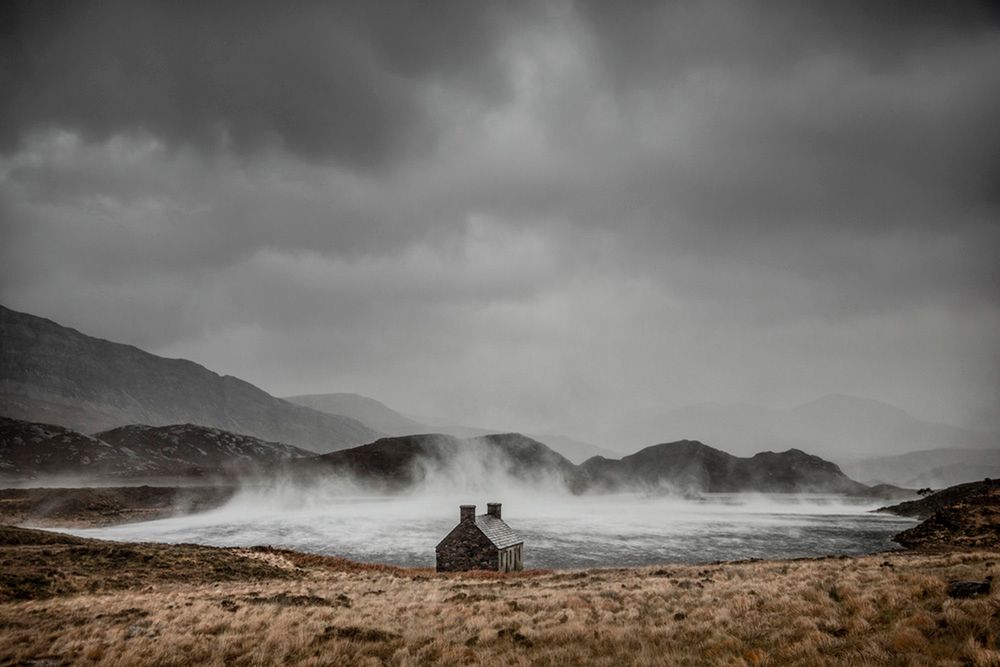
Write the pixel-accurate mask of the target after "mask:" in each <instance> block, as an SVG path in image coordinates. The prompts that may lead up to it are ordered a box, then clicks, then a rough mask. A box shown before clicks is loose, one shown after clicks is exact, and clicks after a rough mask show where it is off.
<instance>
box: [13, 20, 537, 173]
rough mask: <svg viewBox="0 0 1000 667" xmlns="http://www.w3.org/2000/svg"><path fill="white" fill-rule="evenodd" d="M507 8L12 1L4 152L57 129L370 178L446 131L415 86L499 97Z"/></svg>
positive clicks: (479, 98)
mask: <svg viewBox="0 0 1000 667" xmlns="http://www.w3.org/2000/svg"><path fill="white" fill-rule="evenodd" d="M516 13H517V12H516V6H515V5H513V4H509V3H504V4H503V5H499V4H494V3H470V2H433V3H422V2H415V1H414V2H393V3H391V4H388V3H377V2H376V3H372V2H346V3H344V2H337V3H324V2H298V3H288V4H286V3H269V2H204V3H202V2H196V3H172V2H142V1H139V2H133V1H131V0H122V1H120V2H118V1H109V2H96V3H80V2H51V3H50V2H46V3H39V2H23V3H7V4H6V5H5V8H4V16H3V18H2V22H3V23H4V25H5V26H6V27H7V30H6V34H5V35H4V36H3V41H2V44H3V47H2V52H0V62H2V63H3V64H2V69H0V85H2V87H3V89H4V95H3V100H4V101H3V102H2V103H0V128H3V129H2V130H0V132H2V134H0V140H2V145H3V146H4V147H5V148H6V149H7V150H11V149H13V148H15V147H16V146H17V144H18V141H19V140H21V139H23V137H24V135H25V134H26V133H28V132H30V131H31V130H35V129H44V128H47V127H61V128H65V129H70V130H75V131H79V132H81V133H82V134H84V135H85V136H87V137H89V138H91V139H95V140H102V139H105V138H107V137H110V136H113V135H115V134H116V133H120V132H126V131H130V130H131V131H144V132H149V133H152V134H154V135H155V136H158V137H161V138H163V139H165V140H166V141H167V142H168V143H181V144H192V145H195V146H199V147H205V148H210V149H213V150H214V149H222V148H227V147H228V148H232V149H235V150H237V151H244V150H250V149H257V148H261V147H267V146H272V145H277V146H279V147H282V148H284V149H286V150H289V151H291V152H292V153H295V154H298V155H302V156H305V157H308V158H315V159H330V160H334V161H339V162H342V163H345V164H348V165H355V166H359V167H364V168H368V167H378V166H382V165H384V164H385V163H387V162H390V161H392V160H393V159H394V158H396V157H398V156H400V155H401V154H405V153H407V152H409V151H411V150H414V149H419V148H421V147H424V146H425V145H426V144H427V143H428V142H430V141H432V140H433V138H434V137H435V135H436V133H437V132H438V131H439V129H440V128H439V127H438V124H439V123H440V122H442V120H443V119H441V118H436V117H434V113H433V112H434V110H433V109H432V108H431V102H430V101H429V100H427V99H425V97H424V92H425V90H424V87H425V86H430V85H439V86H442V87H444V88H446V89H447V88H450V87H454V88H456V89H458V90H460V91H461V94H462V96H463V98H464V99H465V100H466V102H467V103H468V104H471V105H473V106H475V105H478V104H483V105H489V104H493V103H498V102H500V101H502V100H503V99H504V98H505V96H506V95H507V94H508V84H507V81H506V71H505V69H504V67H503V66H502V65H501V64H500V63H499V62H498V54H499V53H500V52H501V51H502V48H501V47H502V44H501V41H502V38H503V36H504V34H505V31H506V30H508V29H509V27H510V23H511V22H512V21H515V20H516V19H517V17H516Z"/></svg>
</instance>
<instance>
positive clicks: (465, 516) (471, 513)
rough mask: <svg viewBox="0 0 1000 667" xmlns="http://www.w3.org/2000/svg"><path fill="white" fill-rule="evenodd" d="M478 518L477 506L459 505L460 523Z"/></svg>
mask: <svg viewBox="0 0 1000 667" xmlns="http://www.w3.org/2000/svg"><path fill="white" fill-rule="evenodd" d="M475 518H476V506H475V505H459V506H458V520H459V522H462V521H468V520H469V519H475Z"/></svg>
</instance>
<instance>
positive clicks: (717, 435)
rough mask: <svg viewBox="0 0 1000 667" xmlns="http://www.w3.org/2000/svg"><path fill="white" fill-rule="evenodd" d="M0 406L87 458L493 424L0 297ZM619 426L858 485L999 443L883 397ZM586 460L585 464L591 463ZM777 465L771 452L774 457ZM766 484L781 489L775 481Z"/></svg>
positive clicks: (950, 472)
mask: <svg viewBox="0 0 1000 667" xmlns="http://www.w3.org/2000/svg"><path fill="white" fill-rule="evenodd" d="M0 415H2V416H6V417H10V418H15V419H21V420H25V421H29V422H35V423H43V424H54V425H58V426H60V427H63V428H64V429H70V430H71V431H73V432H75V433H76V435H72V434H66V435H65V437H67V438H70V439H71V440H72V439H74V438H78V442H77V445H78V448H79V449H80V451H81V452H83V451H84V450H87V448H88V447H91V448H94V447H96V449H93V450H92V451H91V450H87V451H90V454H86V456H88V457H90V458H91V460H95V459H94V458H93V456H97V455H99V454H100V455H102V456H110V454H108V453H107V452H106V451H105V450H104V449H103V446H102V445H98V444H95V443H94V442H91V441H89V440H86V438H88V437H89V436H86V435H83V434H84V433H89V434H95V433H96V434H97V437H96V440H97V441H100V442H104V440H103V439H102V436H103V435H104V434H106V433H107V432H108V431H109V430H112V429H115V428H117V427H124V426H130V427H131V425H134V424H148V425H150V426H153V427H160V426H170V425H176V424H193V425H198V426H201V427H207V428H214V429H219V430H221V431H225V432H229V433H233V434H243V436H245V437H249V438H253V439H256V440H258V441H263V442H271V443H285V444H286V445H289V446H291V447H295V448H299V449H302V450H309V451H312V452H317V453H328V452H334V451H337V450H342V449H345V448H348V447H352V446H357V445H362V444H364V443H374V442H375V441H378V440H379V438H381V437H382V436H384V435H389V436H404V435H415V434H420V433H425V434H426V433H442V434H444V435H447V436H451V437H452V438H456V439H465V440H469V439H476V438H482V437H485V436H488V435H497V434H499V432H498V431H494V430H491V429H483V428H477V427H472V426H461V425H441V422H440V420H435V419H430V418H415V417H412V416H407V415H404V414H401V413H399V412H397V411H395V410H392V409H391V408H389V407H387V406H386V405H384V404H382V403H380V402H378V401H376V400H374V399H371V398H368V397H365V396H360V395H357V394H318V395H306V396H294V397H291V398H290V399H288V400H284V399H280V398H276V397H274V396H271V395H270V394H268V393H266V392H265V391H263V390H261V389H259V388H257V387H255V386H254V385H252V384H250V383H248V382H245V381H243V380H240V379H238V378H235V377H231V376H220V375H218V374H216V373H213V372H212V371H210V370H208V369H206V368H204V367H202V366H200V365H198V364H196V363H194V362H191V361H186V360H183V359H167V358H164V357H159V356H156V355H153V354H150V353H148V352H144V351H142V350H140V349H138V348H135V347H132V346H130V345H123V344H119V343H113V342H110V341H106V340H102V339H99V338H94V337H91V336H87V335H85V334H82V333H80V332H79V331H76V330H75V329H71V328H68V327H63V326H61V325H59V324H57V323H55V322H52V321H50V320H47V319H44V318H40V317H36V316H33V315H29V314H26V313H19V312H16V311H13V310H10V309H8V308H4V307H2V306H0ZM628 423H629V427H628V428H626V431H628V432H630V433H632V434H636V433H647V434H649V435H648V437H647V436H644V437H645V439H644V440H643V442H657V441H660V442H663V441H676V442H680V441H683V440H691V441H697V442H702V441H708V442H712V443H713V445H716V446H718V447H719V448H720V449H719V450H714V449H711V448H708V449H711V451H712V452H720V453H722V450H726V451H731V452H734V453H735V454H738V455H751V454H753V453H754V452H759V451H771V450H775V451H782V450H789V451H793V450H799V453H800V454H801V450H808V451H812V452H819V453H820V454H823V455H824V456H825V457H826V458H834V459H836V460H837V461H838V462H839V463H841V464H844V465H846V466H848V467H847V471H848V472H849V473H850V475H851V477H854V478H855V479H861V480H864V481H872V482H879V481H881V482H889V483H893V484H902V485H907V486H919V487H924V486H930V487H938V486H944V485H948V484H952V483H956V482H961V481H967V480H971V479H981V478H983V477H987V476H1000V457H998V456H997V455H996V452H998V451H1000V449H997V447H998V445H1000V440H998V437H997V436H996V435H990V434H982V433H976V432H973V431H968V430H965V429H960V428H955V427H952V426H947V425H943V424H935V423H931V422H925V421H921V420H918V419H916V418H914V417H913V416H911V415H909V414H908V413H906V412H904V411H902V410H899V409H898V408H894V407H892V406H889V405H886V404H884V403H880V402H878V401H873V400H869V399H859V398H855V397H850V396H827V397H824V398H821V399H819V400H816V401H812V402H810V403H806V404H803V405H800V406H798V407H796V408H793V409H790V410H767V409H764V408H760V407H755V406H750V405H731V406H722V405H701V406H691V407H688V408H682V409H678V410H669V411H666V412H656V413H642V414H639V415H634V416H633V417H632V418H630V420H628ZM243 436H240V437H243ZM109 437H111V436H109ZM520 437H523V436H520ZM528 438H529V439H531V440H533V441H538V442H541V443H545V444H546V445H548V446H549V447H550V448H551V449H554V450H556V451H558V452H559V454H561V455H562V456H564V457H566V459H567V462H568V463H570V464H584V466H583V467H582V468H581V471H582V472H578V473H575V477H574V480H576V482H574V483H582V482H579V480H580V479H584V478H586V479H588V480H589V481H588V482H587V484H591V485H594V486H601V485H604V486H608V487H609V488H611V487H614V485H615V484H616V482H615V480H616V479H617V478H618V477H619V476H622V475H624V477H625V478H628V479H630V480H633V481H634V480H643V483H644V484H645V483H646V482H648V481H650V480H648V479H647V474H654V473H649V472H648V470H646V469H645V468H644V467H643V466H644V465H645V464H635V463H633V462H634V461H639V460H645V459H641V457H640V458H639V459H636V458H633V457H638V456H639V455H640V454H642V452H637V453H636V454H633V455H631V456H626V457H625V458H623V459H621V461H617V462H614V463H604V462H602V461H605V462H612V461H616V460H617V457H618V456H619V454H618V453H617V452H612V451H610V450H608V449H604V448H601V447H598V446H596V445H593V444H590V443H586V442H581V441H579V440H575V439H573V438H569V437H566V436H558V435H543V434H528ZM112 440H113V438H112ZM624 442H625V441H623V442H619V443H615V448H616V449H624V448H625V445H624V444H623V443H624ZM86 443H89V444H86ZM104 444H109V445H111V444H117V441H115V442H111V443H104ZM918 447H924V448H925V449H927V450H938V451H937V453H931V452H929V451H928V452H922V453H911V454H906V455H905V456H901V457H895V458H892V457H889V458H883V459H868V460H861V459H862V457H863V456H870V455H871V454H872V453H873V452H878V453H880V454H884V453H885V452H893V451H898V450H912V449H914V448H918ZM990 448H993V449H990ZM648 449H649V448H647V450H648ZM647 450H643V452H647ZM699 451H701V450H699ZM91 454H92V455H93V456H91ZM786 454H788V452H786ZM67 456H69V454H67ZM81 456H84V455H83V454H81ZM595 456H596V457H598V459H597V460H596V461H594V460H592V459H594V457H595ZM644 456H649V454H648V453H647V454H645V455H644ZM671 456H674V457H680V456H681V455H680V454H678V453H674V454H671ZM698 456H701V457H702V458H703V459H704V460H703V461H701V462H700V463H698V464H697V465H695V464H694V463H692V464H691V465H692V466H694V467H692V468H690V470H694V471H697V470H699V469H703V471H707V472H705V473H704V474H705V475H706V476H705V477H704V478H703V479H700V481H699V484H702V483H707V484H708V485H709V487H712V488H714V487H715V486H716V479H730V480H732V479H737V478H740V477H741V476H743V477H745V478H747V479H751V480H754V483H755V484H756V483H758V482H759V483H760V484H763V485H765V486H767V485H768V484H771V483H772V482H771V481H769V480H768V479H767V478H766V476H765V477H761V476H760V475H759V474H758V473H757V472H754V469H755V466H757V464H753V463H751V462H753V461H757V463H758V464H763V463H767V462H769V461H770V459H768V458H766V457H764V458H758V456H761V457H763V455H754V456H752V457H749V456H748V457H747V458H746V459H745V461H746V462H743V463H740V462H738V461H744V459H739V458H738V457H735V456H733V457H731V458H732V459H734V461H736V462H734V461H731V460H728V459H725V460H724V461H723V460H722V459H719V457H718V456H717V455H716V454H711V453H710V452H708V453H706V452H703V451H702V453H701V454H698ZM726 456H730V455H728V454H726ZM775 456H778V455H775ZM781 456H784V455H781ZM802 456H806V455H805V454H802ZM182 458H183V457H182ZM681 458H683V457H681ZM80 460H81V461H82V459H80ZM102 460H103V459H102ZM678 460H680V459H678ZM647 463H648V462H647ZM785 463H788V462H787V461H778V462H776V465H784V464H785ZM203 464H204V465H207V468H208V469H210V468H211V467H212V465H214V464H208V463H206V462H204V461H202V462H201V463H195V464H194V465H196V466H202V465H203ZM108 465H111V464H110V463H109V464H108ZM677 465H681V464H680V463H678V464H677ZM685 465H686V464H685ZM796 465H799V464H796ZM801 465H805V464H804V463H803V464H801ZM630 466H637V467H634V468H630ZM698 466H701V468H699V467H698ZM69 467H70V468H73V467H74V466H73V465H69ZM111 468H113V466H111ZM111 468H109V470H111ZM720 471H721V472H720ZM109 474H111V473H110V472H109ZM672 474H673V473H671V475H672ZM697 474H702V473H698V472H690V473H685V475H686V477H685V476H681V477H679V478H676V479H675V478H674V477H672V476H671V475H667V477H668V478H670V479H669V480H668V481H667V482H665V483H670V484H680V485H681V486H683V485H684V484H685V481H684V480H685V479H687V478H689V477H690V478H692V479H693V477H691V476H692V475H695V476H696V475H697ZM654 476H655V474H654ZM657 479H658V478H657ZM796 479H798V480H800V481H801V480H803V479H805V477H804V476H802V475H800V476H799V477H797V478H796ZM630 483H631V482H630ZM651 483H652V482H651ZM656 483H659V482H656ZM729 483H730V482H726V484H729ZM734 483H735V482H734ZM802 483H803V484H805V483H804V482H802ZM774 484H776V485H777V486H778V487H782V488H784V487H787V486H789V484H786V483H785V482H774ZM796 484H799V482H796ZM723 486H725V484H723ZM737 486H738V484H737ZM792 486H794V484H793V485H792ZM806 486H808V485H807V484H806Z"/></svg>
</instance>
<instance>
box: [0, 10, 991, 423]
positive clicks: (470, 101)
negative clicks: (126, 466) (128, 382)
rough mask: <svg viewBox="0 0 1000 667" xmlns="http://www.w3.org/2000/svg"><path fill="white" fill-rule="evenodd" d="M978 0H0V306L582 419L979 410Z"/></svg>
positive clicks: (981, 115)
mask: <svg viewBox="0 0 1000 667" xmlns="http://www.w3.org/2000/svg"><path fill="white" fill-rule="evenodd" d="M182 5H183V6H182ZM987 6H988V5H987V4H985V3H984V4H981V5H980V4H975V3H970V4H963V3H961V2H947V3H942V2H933V3H918V2H897V3H891V2H815V3H810V2H800V1H795V2H791V1H789V2H760V3H753V2H748V1H743V0H739V1H735V0H734V1H733V2H711V1H709V2H672V3H648V4H645V3H639V2H636V3H623V2H604V1H600V2H596V1H595V2H558V1H557V2H544V3H543V2H537V3H523V4H522V3H517V2H470V1H468V0H456V1H455V2H448V3H443V2H418V1H413V2H409V3H407V2H396V1H394V2H386V3H379V2H358V3H315V4H313V3H259V4H256V3H253V2H247V1H240V2H232V3H219V2H213V3H201V2H198V3H173V2H159V3H145V2H139V1H136V0H123V1H122V2H65V3H52V2H44V3H43V2H29V3H24V4H18V3H4V4H3V5H2V10H0V31H2V32H0V91H2V92H0V221H2V242H0V301H2V302H3V303H4V304H5V305H7V306H9V307H12V308H15V309H17V310H25V311H28V312H31V313H34V314H37V315H42V316H45V317H49V318H51V319H54V320H56V321H58V322H60V323H63V324H66V325H70V326H74V327H76V328H79V329H81V330H82V331H84V332H86V333H89V334H92V335H96V336H100V337H104V338H109V339H112V340H115V341H121V342H127V343H131V344H134V345H137V346H139V347H142V348H144V349H147V350H150V351H152V352H155V353H157V354H162V355H167V356H174V357H185V358H189V359H193V360H195V361H197V362H199V363H202V364H204V365H205V366H207V367H209V368H211V369H212V370H215V371H217V372H220V373H226V374H232V375H236V376H239V377H242V378H244V379H247V380H249V381H251V382H254V383H255V384H257V385H259V386H260V387H262V388H264V389H265V390H267V391H269V392H271V393H273V394H275V395H287V394H299V393H316V392H328V391H349V392H357V393H362V394H366V395H370V396H373V397H375V398H378V399H380V400H382V401H384V402H386V403H388V404H389V405H391V406H392V407H395V408H397V409H400V410H403V411H405V412H409V413H412V414H422V415H439V416H443V417H446V418H450V419H452V420H453V421H455V422H460V423H466V424H478V425H485V426H492V427H498V428H509V429H511V430H523V431H532V432H560V433H567V434H570V435H574V436H576V437H580V438H583V439H587V440H591V441H596V442H607V441H609V440H613V439H614V438H615V434H616V433H617V432H618V429H619V428H620V426H621V424H622V423H623V420H628V419H629V415H630V414H633V413H634V412H635V411H637V410H650V409H653V410H657V409H669V408H672V407H677V406H682V405H688V404H693V403H702V402H709V401H711V402H720V403H730V402H746V403H754V404H759V405H764V406H772V407H782V406H790V405H794V404H796V403H800V402H804V401H807V400H811V399H814V398H816V397H819V396H822V395H824V394H828V393H846V394H855V395H859V396H867V397H872V398H876V399H880V400H883V401H887V402H890V403H893V404H895V405H898V406H900V407H903V408H905V409H907V410H910V411H911V412H913V413H914V414H916V415H918V416H921V417H924V418H928V419H932V420H943V421H947V422H952V423H956V424H960V425H965V426H972V427H977V428H1000V415H998V411H997V406H998V405H1000V262H998V257H1000V121H998V119H1000V16H998V14H997V13H996V12H991V11H989V10H988V9H986V7H987Z"/></svg>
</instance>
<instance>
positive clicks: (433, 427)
mask: <svg viewBox="0 0 1000 667" xmlns="http://www.w3.org/2000/svg"><path fill="white" fill-rule="evenodd" d="M285 400H286V401H291V402H292V403H297V404H299V405H304V406H306V407H309V408H313V409H314V410H320V411H322V412H328V413H331V414H337V415H344V416H345V417H350V418H352V419H356V420H358V421H359V422H361V423H362V424H364V425H365V426H368V427H369V428H372V429H374V430H376V431H381V432H382V433H385V434H387V435H391V436H401V435H417V434H422V433H443V434H445V435H450V436H453V437H456V438H473V437H478V436H482V435H492V434H499V433H503V431H501V430H498V429H488V428H478V427H475V426H460V425H444V424H442V420H439V419H434V418H427V419H426V421H421V420H420V419H419V418H415V417H408V416H406V415H404V414H402V413H400V412H397V411H396V410H393V409H392V408H390V407H388V406H387V405H385V404H384V403H382V402H380V401H377V400H375V399H374V398H369V397H367V396H362V395H360V394H348V393H335V394H307V395H303V396H287V397H285ZM529 437H531V438H532V439H534V440H537V441H539V442H543V443H545V444H546V445H548V446H549V447H550V448H552V449H554V450H555V451H557V452H559V453H560V454H562V455H563V456H565V457H566V458H567V459H569V460H570V461H572V462H573V463H582V462H583V461H585V460H587V459H589V458H590V457H592V456H615V455H616V453H615V452H612V451H611V450H608V449H605V448H603V447H598V446H597V445H593V444H591V443H589V442H582V441H580V440H576V439H574V438H570V437H568V436H564V435H548V434H546V435H539V434H530V435H529Z"/></svg>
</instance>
